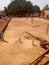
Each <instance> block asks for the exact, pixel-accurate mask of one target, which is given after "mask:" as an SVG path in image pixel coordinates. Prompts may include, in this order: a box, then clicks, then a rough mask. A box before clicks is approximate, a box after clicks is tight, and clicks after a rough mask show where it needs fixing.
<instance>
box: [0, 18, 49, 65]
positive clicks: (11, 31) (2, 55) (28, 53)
mask: <svg viewBox="0 0 49 65" xmlns="http://www.w3.org/2000/svg"><path fill="white" fill-rule="evenodd" d="M48 21H49V20H45V19H41V18H12V20H11V21H10V23H9V25H8V27H7V29H6V31H5V33H4V39H5V41H7V42H8V43H6V42H2V41H0V65H27V64H28V63H31V62H32V61H34V60H35V59H36V58H37V57H39V56H40V54H39V53H42V54H43V53H44V52H45V49H43V48H41V47H40V46H39V44H40V43H38V41H37V42H36V41H35V45H36V46H33V45H32V41H33V39H32V38H31V39H25V38H24V36H26V33H25V32H26V31H27V32H29V33H31V34H33V35H35V36H38V37H40V38H44V39H46V40H47V41H49V34H46V28H47V24H49V22H48ZM46 60H47V58H46ZM44 61H45V60H44ZM39 65H40V64H39Z"/></svg>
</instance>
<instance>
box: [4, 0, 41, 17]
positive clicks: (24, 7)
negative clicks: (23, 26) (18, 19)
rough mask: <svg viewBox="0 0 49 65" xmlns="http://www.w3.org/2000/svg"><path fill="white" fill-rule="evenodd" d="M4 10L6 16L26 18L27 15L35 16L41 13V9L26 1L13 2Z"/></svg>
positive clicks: (16, 0) (15, 0)
mask: <svg viewBox="0 0 49 65" xmlns="http://www.w3.org/2000/svg"><path fill="white" fill-rule="evenodd" d="M4 9H5V12H6V14H7V15H10V16H11V15H13V16H16V15H17V16H26V14H31V13H32V14H33V13H34V12H39V11H40V8H39V7H38V6H37V5H36V6H33V4H32V3H31V2H30V1H26V0H13V1H11V3H10V4H9V5H8V7H5V8H4Z"/></svg>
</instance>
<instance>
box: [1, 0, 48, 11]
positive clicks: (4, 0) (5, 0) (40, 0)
mask: <svg viewBox="0 0 49 65" xmlns="http://www.w3.org/2000/svg"><path fill="white" fill-rule="evenodd" d="M29 1H31V2H32V3H33V4H34V5H38V6H40V8H41V9H42V8H43V7H44V6H45V5H46V4H48V5H49V0H29ZM10 2H11V0H0V10H3V9H4V7H5V6H7V5H8V4H9V3H10Z"/></svg>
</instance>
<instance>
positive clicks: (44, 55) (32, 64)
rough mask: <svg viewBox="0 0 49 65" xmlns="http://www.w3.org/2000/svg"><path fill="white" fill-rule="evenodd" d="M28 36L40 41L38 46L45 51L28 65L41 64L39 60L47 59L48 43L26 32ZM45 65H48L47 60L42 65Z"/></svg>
mask: <svg viewBox="0 0 49 65" xmlns="http://www.w3.org/2000/svg"><path fill="white" fill-rule="evenodd" d="M26 33H27V34H28V35H31V36H32V37H33V38H35V39H37V40H39V41H40V45H41V47H42V48H44V49H46V51H45V52H44V53H43V54H41V55H40V56H39V57H38V58H37V59H36V60H34V61H33V62H31V63H29V65H39V63H40V62H41V60H42V59H43V58H44V57H48V58H49V56H47V54H48V53H49V42H48V41H47V40H44V39H41V38H39V37H36V36H34V35H32V34H30V33H28V32H26ZM46 64H49V60H48V61H46V62H45V63H44V64H43V65H46Z"/></svg>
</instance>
